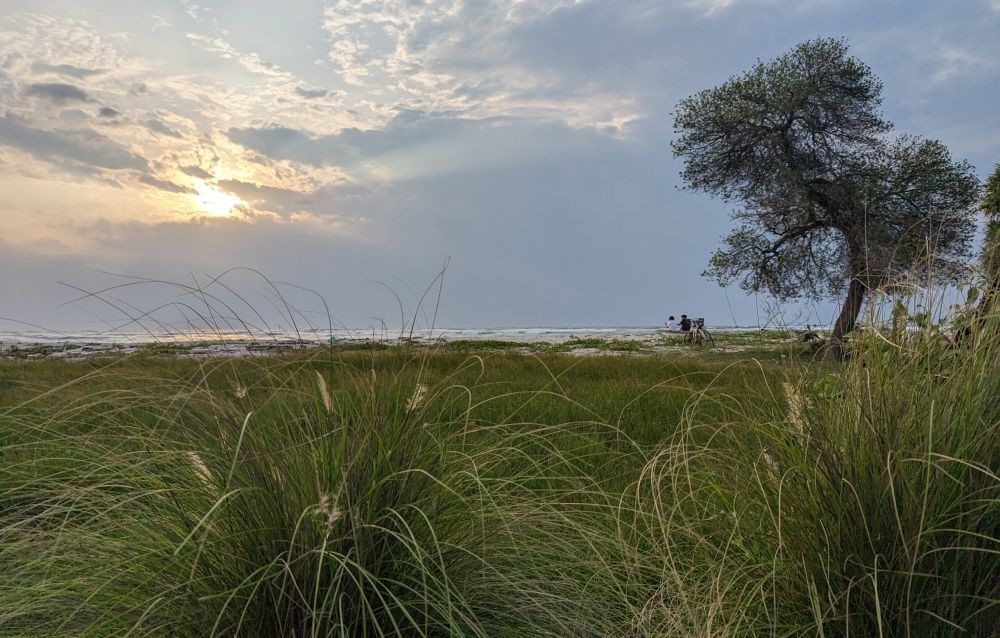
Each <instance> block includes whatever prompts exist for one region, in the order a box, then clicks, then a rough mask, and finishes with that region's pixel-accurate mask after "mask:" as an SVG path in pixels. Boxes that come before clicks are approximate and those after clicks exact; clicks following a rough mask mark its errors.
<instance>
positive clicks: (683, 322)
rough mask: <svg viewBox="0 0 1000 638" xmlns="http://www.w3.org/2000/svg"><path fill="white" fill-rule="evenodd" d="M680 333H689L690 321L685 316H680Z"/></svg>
mask: <svg viewBox="0 0 1000 638" xmlns="http://www.w3.org/2000/svg"><path fill="white" fill-rule="evenodd" d="M681 332H691V320H690V319H688V316H687V315H681Z"/></svg>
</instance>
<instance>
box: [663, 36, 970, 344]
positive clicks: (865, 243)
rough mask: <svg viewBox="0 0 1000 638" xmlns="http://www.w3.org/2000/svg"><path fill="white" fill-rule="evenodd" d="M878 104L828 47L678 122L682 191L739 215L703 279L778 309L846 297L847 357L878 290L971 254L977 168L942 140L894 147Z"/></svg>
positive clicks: (873, 83)
mask: <svg viewBox="0 0 1000 638" xmlns="http://www.w3.org/2000/svg"><path fill="white" fill-rule="evenodd" d="M881 101H882V85H881V83H880V82H879V80H878V79H877V78H876V77H875V76H874V74H873V73H872V71H871V69H870V68H869V67H868V66H867V65H865V64H864V63H862V62H861V61H859V60H857V59H856V58H853V57H850V56H849V55H848V47H847V45H846V43H845V42H844V41H843V40H840V39H828V38H823V39H817V40H811V41H808V42H804V43H802V44H799V45H798V46H796V47H795V48H793V49H792V50H791V51H790V52H788V53H786V54H784V55H782V56H780V57H778V58H776V59H775V60H773V61H770V62H766V63H765V62H760V61H758V62H757V64H756V65H754V67H753V68H751V69H750V70H749V71H747V72H746V73H744V74H742V75H738V76H734V77H732V78H730V79H729V80H728V81H726V82H725V83H724V84H722V85H720V86H718V87H715V88H712V89H707V90H704V91H701V92H700V93H697V94H695V95H693V96H690V97H688V98H685V99H683V100H681V101H680V103H679V104H678V107H677V110H676V113H675V120H674V128H675V132H676V133H677V137H676V139H675V141H674V142H673V150H674V155H675V156H677V157H681V158H683V160H684V162H685V165H684V170H683V171H682V172H681V177H682V179H683V180H684V182H685V185H686V187H687V188H689V189H692V190H700V191H704V192H707V193H710V194H712V195H716V196H718V197H721V198H722V199H723V200H724V201H726V202H731V203H737V204H738V205H739V206H740V207H739V208H738V209H737V210H736V211H735V212H734V213H733V214H732V217H733V219H734V221H736V222H737V227H736V229H735V230H733V231H732V233H730V234H729V235H728V236H727V237H725V238H724V240H723V246H722V247H721V248H720V249H719V250H718V251H717V252H716V253H715V254H714V255H713V256H712V258H711V261H710V266H709V268H708V270H707V271H706V273H705V274H706V275H707V276H710V277H713V278H715V279H716V280H717V281H719V282H720V283H721V284H728V283H730V282H732V281H738V282H739V283H740V285H741V286H742V287H743V288H744V289H745V290H748V291H761V290H763V291H767V292H769V293H771V294H773V295H774V296H775V297H777V298H778V299H781V300H787V299H795V298H802V297H807V298H812V299H821V298H836V297H837V296H840V295H843V306H842V308H841V311H840V314H839V316H838V317H837V320H836V323H835V324H834V329H833V335H832V338H831V342H832V346H833V351H834V352H835V353H837V354H839V353H840V352H841V347H842V343H843V337H844V335H846V334H847V333H848V332H850V331H851V330H852V329H853V328H854V325H855V323H856V322H857V318H858V315H859V313H860V311H861V307H862V304H863V302H864V299H865V296H866V294H868V292H869V291H871V290H873V289H875V288H878V287H881V286H885V285H887V284H889V283H891V282H892V281H895V280H896V279H897V278H899V277H901V276H903V275H906V274H911V273H912V272H913V271H914V270H915V269H917V268H923V267H929V268H933V270H934V271H935V272H936V273H937V274H936V276H937V277H938V278H939V279H938V280H939V281H941V282H945V281H949V280H953V279H954V278H956V277H957V276H958V275H959V273H960V272H961V271H962V269H963V266H964V265H965V264H966V263H967V260H968V258H969V257H970V256H971V254H970V253H971V244H972V238H973V234H974V231H975V215H976V204H977V199H978V184H979V182H978V180H977V178H976V176H975V172H974V170H973V168H972V166H971V165H969V164H968V163H967V162H956V161H954V160H953V159H952V158H951V155H950V153H949V152H948V149H947V148H946V147H945V146H944V145H943V144H942V143H941V142H938V141H935V140H925V139H921V138H918V137H912V136H905V135H904V136H891V135H890V132H891V130H892V124H891V123H889V122H887V121H886V120H884V119H883V118H882V115H881V113H880V111H879V107H880V105H881ZM845 291H846V294H845Z"/></svg>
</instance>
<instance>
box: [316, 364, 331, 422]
mask: <svg viewBox="0 0 1000 638" xmlns="http://www.w3.org/2000/svg"><path fill="white" fill-rule="evenodd" d="M316 381H317V382H318V384H319V396H320V398H322V399H323V406H324V407H326V411H327V412H333V401H332V400H330V391H329V390H327V389H326V379H324V378H323V374H322V373H321V372H320V371H319V370H317V371H316Z"/></svg>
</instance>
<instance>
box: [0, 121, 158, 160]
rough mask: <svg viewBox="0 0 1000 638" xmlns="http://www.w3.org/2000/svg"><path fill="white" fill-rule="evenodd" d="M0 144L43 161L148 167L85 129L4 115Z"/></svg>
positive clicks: (138, 156)
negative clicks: (60, 127)
mask: <svg viewBox="0 0 1000 638" xmlns="http://www.w3.org/2000/svg"><path fill="white" fill-rule="evenodd" d="M0 143H2V144H6V145H7V146H12V147H14V148H17V149H20V150H22V151H24V152H26V153H29V154H31V155H33V156H34V157H36V158H38V159H41V160H45V161H52V162H59V161H62V160H69V161H71V162H74V163H77V164H80V165H83V166H87V167H92V168H103V169H109V170H120V169H133V170H139V171H145V170H146V169H147V168H148V163H147V161H146V159H145V158H144V157H142V156H141V155H137V154H135V153H133V152H132V151H130V150H129V149H127V148H126V147H124V146H122V145H121V144H119V143H118V142H115V141H113V140H111V139H109V138H108V137H105V136H104V135H101V134H100V133H97V132H96V131H93V130H91V129H88V128H81V129H72V130H57V131H49V130H45V129H39V128H34V127H32V126H29V125H28V124H27V123H25V121H24V120H21V119H20V118H16V117H12V116H10V115H7V116H3V117H0Z"/></svg>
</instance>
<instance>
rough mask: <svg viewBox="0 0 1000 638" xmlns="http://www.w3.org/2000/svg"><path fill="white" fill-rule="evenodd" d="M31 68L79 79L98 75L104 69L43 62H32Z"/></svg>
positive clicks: (35, 70)
mask: <svg viewBox="0 0 1000 638" xmlns="http://www.w3.org/2000/svg"><path fill="white" fill-rule="evenodd" d="M31 70H32V71H34V72H35V73H55V74H57V75H66V76H69V77H72V78H77V79H79V80H82V79H84V78H88V77H90V76H92V75H100V74H101V73H104V69H85V68H83V67H79V66H73V65H72V64H46V63H44V62H32V64H31Z"/></svg>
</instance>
